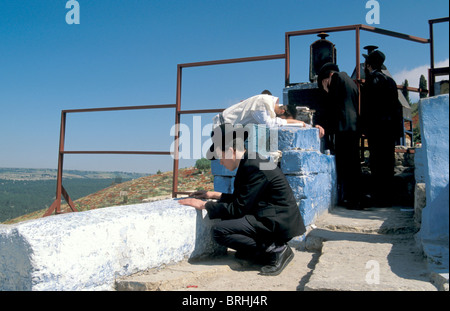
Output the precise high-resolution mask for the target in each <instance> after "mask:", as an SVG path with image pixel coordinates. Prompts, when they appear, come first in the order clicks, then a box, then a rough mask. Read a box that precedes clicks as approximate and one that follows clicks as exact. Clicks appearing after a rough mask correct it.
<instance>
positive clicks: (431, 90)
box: [428, 20, 436, 97]
mask: <svg viewBox="0 0 450 311" xmlns="http://www.w3.org/2000/svg"><path fill="white" fill-rule="evenodd" d="M428 23H429V27H430V68H431V69H430V70H428V94H429V96H430V97H431V96H434V83H435V80H436V78H435V76H434V33H433V21H431V20H430V21H428Z"/></svg>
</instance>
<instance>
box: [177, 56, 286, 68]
mask: <svg viewBox="0 0 450 311" xmlns="http://www.w3.org/2000/svg"><path fill="white" fill-rule="evenodd" d="M284 58H285V54H276V55H265V56H254V57H244V58H232V59H222V60H213V61H206V62H196V63H186V64H179V65H178V67H181V68H188V67H202V66H213V65H225V64H236V63H247V62H257V61H264V60H275V59H284Z"/></svg>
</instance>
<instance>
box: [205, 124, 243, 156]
mask: <svg viewBox="0 0 450 311" xmlns="http://www.w3.org/2000/svg"><path fill="white" fill-rule="evenodd" d="M247 138H248V129H245V128H244V127H243V126H242V125H241V124H236V125H233V124H231V123H226V124H221V125H220V126H218V127H216V128H214V129H213V131H212V132H211V140H212V145H211V146H210V147H209V150H208V152H207V153H206V158H207V159H208V160H216V159H219V158H220V157H219V156H218V155H217V154H216V149H217V148H218V147H220V150H221V151H225V150H227V149H228V148H229V147H233V140H235V139H236V140H239V139H240V141H238V142H237V143H238V144H239V143H241V144H242V147H243V146H244V141H245V140H247Z"/></svg>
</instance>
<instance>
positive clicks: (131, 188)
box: [4, 168, 214, 224]
mask: <svg viewBox="0 0 450 311" xmlns="http://www.w3.org/2000/svg"><path fill="white" fill-rule="evenodd" d="M172 174H173V173H172V172H166V173H160V174H155V175H150V176H145V177H141V178H138V179H134V180H130V181H126V182H123V183H120V184H116V185H112V186H110V187H107V188H105V189H103V190H100V191H98V192H96V193H93V194H90V195H87V196H85V197H82V198H80V199H78V200H74V203H75V206H76V208H77V209H78V210H79V211H86V210H91V209H96V208H102V207H109V206H117V205H129V204H136V203H142V202H143V201H144V200H146V199H151V198H154V197H159V196H167V197H168V196H170V195H171V193H172V179H173V178H172ZM65 188H66V190H67V191H68V193H69V195H71V189H70V188H69V187H65ZM178 188H179V191H193V190H200V189H204V190H213V189H214V186H213V176H212V174H211V171H210V170H208V171H205V172H201V171H199V170H198V169H196V168H185V169H180V170H179V177H178ZM61 209H62V211H63V212H64V211H67V210H68V209H69V207H68V205H67V204H63V205H62V208H61ZM46 210H47V209H40V210H38V211H35V212H33V213H29V214H26V215H23V216H20V217H17V218H15V219H12V220H9V221H5V222H4V223H5V224H12V223H17V222H21V221H25V220H30V219H35V218H39V217H42V215H43V214H44V212H45V211H46Z"/></svg>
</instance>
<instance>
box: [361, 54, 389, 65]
mask: <svg viewBox="0 0 450 311" xmlns="http://www.w3.org/2000/svg"><path fill="white" fill-rule="evenodd" d="M363 56H364V58H365V59H366V63H368V64H370V65H372V67H376V68H381V66H383V63H384V61H385V60H386V55H384V53H383V52H381V51H380V50H375V51H373V52H371V53H369V55H367V54H363Z"/></svg>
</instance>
